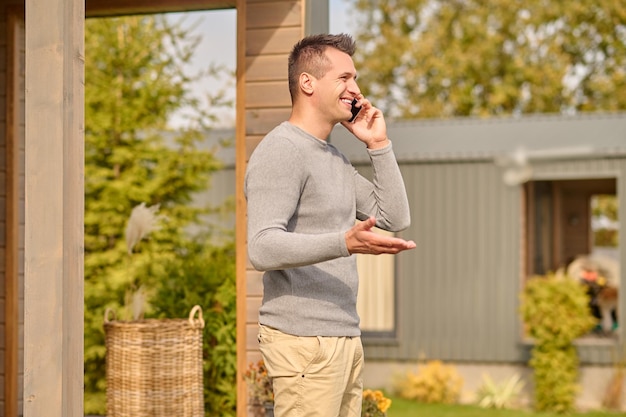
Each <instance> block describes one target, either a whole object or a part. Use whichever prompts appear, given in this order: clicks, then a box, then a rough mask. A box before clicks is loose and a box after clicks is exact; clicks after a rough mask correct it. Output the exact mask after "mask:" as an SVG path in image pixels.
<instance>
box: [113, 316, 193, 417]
mask: <svg viewBox="0 0 626 417" xmlns="http://www.w3.org/2000/svg"><path fill="white" fill-rule="evenodd" d="M198 310H199V311H200V314H199V318H198V319H194V318H193V316H194V314H195V313H196V312H198ZM108 314H109V312H108V311H107V313H106V314H105V322H104V329H105V343H106V381H107V390H106V398H107V417H204V396H203V392H204V387H203V381H202V331H203V328H204V320H203V319H202V310H201V309H200V307H199V306H196V307H194V309H192V311H191V313H190V315H189V319H145V320H134V321H116V320H112V321H109V320H108V317H107V316H108Z"/></svg>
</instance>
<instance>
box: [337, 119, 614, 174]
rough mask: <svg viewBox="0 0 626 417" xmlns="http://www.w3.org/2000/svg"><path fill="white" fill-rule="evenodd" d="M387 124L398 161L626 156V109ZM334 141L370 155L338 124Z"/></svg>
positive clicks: (353, 154) (359, 155)
mask: <svg viewBox="0 0 626 417" xmlns="http://www.w3.org/2000/svg"><path fill="white" fill-rule="evenodd" d="M387 129H388V135H389V138H390V139H391V140H392V142H393V146H394V151H395V154H396V157H397V159H398V161H400V162H417V161H444V160H465V161H469V160H492V159H494V158H498V157H505V156H511V157H515V154H516V153H517V154H519V153H520V152H522V153H524V157H527V158H529V159H563V158H566V159H569V158H589V157H599V156H604V157H606V156H623V155H626V112H621V113H583V114H577V115H572V116H568V115H546V114H541V115H532V116H520V117H507V118H495V117H494V118H488V119H479V118H465V117H464V118H454V119H445V120H412V121H394V122H388V123H387ZM331 143H333V144H334V145H335V146H336V147H338V148H339V149H340V150H341V151H342V152H343V153H344V154H345V155H346V156H347V157H348V158H349V159H350V160H351V161H352V162H353V163H359V162H366V161H368V160H369V158H368V156H367V154H366V152H365V149H364V146H363V144H362V143H361V142H359V141H357V140H355V139H354V138H353V137H352V135H351V134H350V133H349V132H348V131H347V130H346V129H345V128H343V127H342V126H340V125H337V126H336V127H335V128H334V130H333V132H332V133H331Z"/></svg>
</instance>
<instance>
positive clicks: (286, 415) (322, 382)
mask: <svg viewBox="0 0 626 417" xmlns="http://www.w3.org/2000/svg"><path fill="white" fill-rule="evenodd" d="M258 337H259V347H260V350H261V355H262V356H263V360H264V361H265V366H266V367H267V372H268V374H269V376H270V377H271V378H272V385H273V388H274V415H275V417H360V416H361V403H362V395H363V379H362V369H363V346H362V345H361V338H360V337H321V336H317V337H298V336H292V335H288V334H285V333H282V332H280V331H278V330H276V329H273V328H271V327H267V326H262V325H261V326H260V328H259V336H258Z"/></svg>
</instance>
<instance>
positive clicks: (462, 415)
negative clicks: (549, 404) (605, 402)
mask: <svg viewBox="0 0 626 417" xmlns="http://www.w3.org/2000/svg"><path fill="white" fill-rule="evenodd" d="M391 401H392V403H391V408H389V410H388V411H387V415H388V417H422V416H423V417H562V415H561V414H554V413H533V412H531V411H521V410H495V409H486V408H480V407H478V406H472V405H443V404H420V403H416V402H414V401H408V400H403V399H400V398H396V397H391ZM567 416H568V417H614V416H626V413H610V412H600V411H595V412H588V413H575V414H568V415H567Z"/></svg>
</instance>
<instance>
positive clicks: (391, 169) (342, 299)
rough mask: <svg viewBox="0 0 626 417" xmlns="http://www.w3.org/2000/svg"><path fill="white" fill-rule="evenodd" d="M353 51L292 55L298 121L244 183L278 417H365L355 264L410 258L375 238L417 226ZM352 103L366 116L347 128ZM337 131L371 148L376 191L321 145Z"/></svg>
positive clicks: (308, 50) (347, 46)
mask: <svg viewBox="0 0 626 417" xmlns="http://www.w3.org/2000/svg"><path fill="white" fill-rule="evenodd" d="M354 50H355V45H354V41H353V39H352V38H351V37H350V36H348V35H314V36H309V37H307V38H304V39H302V40H301V41H300V42H298V43H297V44H296V45H295V46H294V48H293V50H292V52H291V54H290V56H289V63H288V72H289V91H290V94H291V101H292V111H291V115H290V117H289V120H288V121H286V122H283V123H282V124H280V125H279V126H277V127H276V128H275V129H274V130H272V131H271V132H270V133H269V134H268V135H267V136H266V137H265V138H264V139H263V140H262V141H261V143H260V144H259V145H258V146H257V148H256V149H255V151H254V153H253V155H252V156H251V158H250V161H249V164H248V169H247V172H246V179H245V194H246V198H247V202H248V254H249V258H250V261H251V263H252V265H253V266H254V267H255V268H256V269H258V270H260V271H266V272H265V274H264V275H263V285H264V294H263V305H262V306H261V308H260V311H259V324H260V328H259V346H260V350H261V355H262V357H263V359H264V361H265V365H266V367H267V370H268V374H269V376H270V377H271V378H272V381H273V388H274V396H275V399H274V413H275V416H276V417H286V416H290V417H291V416H302V417H304V416H307V417H309V416H311V417H312V416H319V417H336V416H341V417H344V416H345V417H347V416H351V417H352V416H354V417H357V416H360V415H361V398H362V391H363V382H362V376H361V373H362V365H363V347H362V345H361V339H360V330H359V317H358V315H357V311H356V296H357V287H358V276H357V270H356V260H355V257H354V256H351V255H353V254H356V253H369V254H382V253H390V254H395V253H398V252H401V251H403V250H406V249H413V248H415V243H414V242H412V241H405V240H403V239H400V238H395V237H385V236H381V235H379V234H376V233H373V232H372V231H371V229H372V227H374V226H378V227H380V228H382V229H385V230H389V231H400V230H403V229H405V228H407V227H408V226H409V223H410V215H409V206H408V201H407V197H406V191H405V188H404V183H403V180H402V176H401V174H400V170H399V168H398V164H397V162H396V159H395V156H394V154H393V151H392V149H391V143H390V141H389V139H388V138H387V128H386V125H385V120H384V117H383V114H382V112H381V111H380V110H379V109H377V108H375V107H374V106H372V104H371V103H370V102H369V101H368V100H367V99H366V98H364V97H363V95H362V94H361V92H360V90H359V87H358V85H357V83H356V69H355V68H354V63H353V61H352V54H353V53H354ZM353 99H357V100H358V104H357V106H360V108H361V110H360V112H359V113H358V115H357V117H356V119H355V120H354V121H353V122H348V120H349V119H350V118H351V116H352V112H351V102H352V100H353ZM337 123H341V124H342V125H343V126H344V127H345V128H346V129H348V130H349V131H350V132H352V133H353V134H354V136H355V137H356V138H357V139H358V140H360V141H361V142H363V143H364V144H365V146H366V147H367V149H368V152H369V154H370V157H371V160H372V166H373V168H374V169H373V172H374V177H373V180H372V182H370V181H368V180H367V179H365V178H364V177H362V176H361V175H359V174H358V173H357V171H356V170H355V169H354V167H353V166H352V165H351V164H350V162H349V161H348V160H347V159H346V158H345V157H344V156H343V155H342V154H341V153H340V152H339V151H338V150H337V149H336V148H335V147H333V146H332V145H330V144H329V143H328V142H327V141H326V138H327V137H328V135H329V134H330V132H331V130H332V129H333V127H334V126H335V125H336V124H337ZM357 219H358V220H360V221H361V222H359V223H357V224H356V225H355V221H356V220H357Z"/></svg>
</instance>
